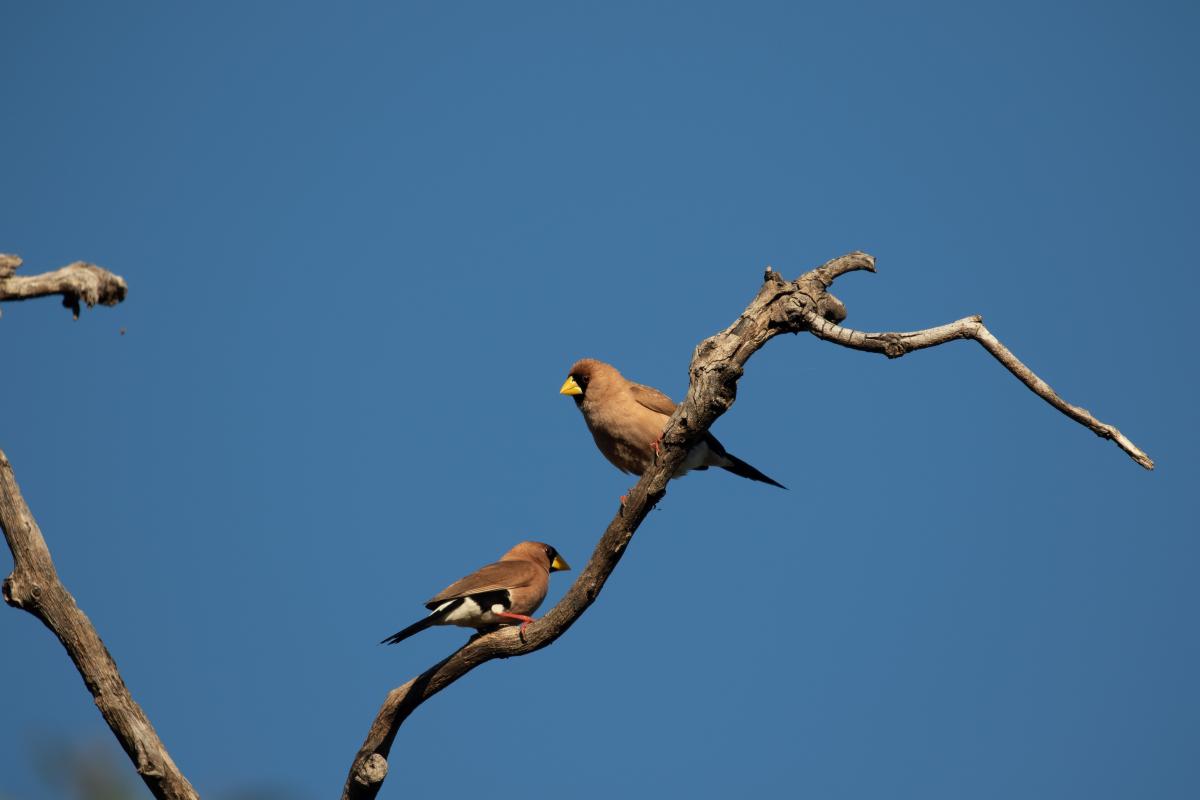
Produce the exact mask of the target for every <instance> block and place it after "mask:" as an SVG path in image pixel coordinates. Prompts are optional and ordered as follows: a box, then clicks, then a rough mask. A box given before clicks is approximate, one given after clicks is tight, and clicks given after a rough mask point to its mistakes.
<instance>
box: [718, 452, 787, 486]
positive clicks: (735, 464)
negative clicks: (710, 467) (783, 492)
mask: <svg viewBox="0 0 1200 800" xmlns="http://www.w3.org/2000/svg"><path fill="white" fill-rule="evenodd" d="M722 455H723V456H724V457H725V458H728V459H729V461H730V463H728V464H724V465H722V467H721V468H722V469H725V470H728V471H730V472H732V473H733V474H734V475H740V476H741V477H743V478H749V479H750V480H752V481H761V482H762V483H769V484H771V485H772V486H778V487H779V488H780V489H786V488H787V487H786V486H784V485H783V484H782V483H780V482H779V481H777V480H775V479H774V478H770V477H768V476H766V475H764V474H763V473H761V472H759V471H758V470H756V469H755V468H754V467H752V466H750V465H749V464H747V463H746V462H745V461H742V460H741V459H740V458H738V457H737V456H735V455H733V454H732V453H722Z"/></svg>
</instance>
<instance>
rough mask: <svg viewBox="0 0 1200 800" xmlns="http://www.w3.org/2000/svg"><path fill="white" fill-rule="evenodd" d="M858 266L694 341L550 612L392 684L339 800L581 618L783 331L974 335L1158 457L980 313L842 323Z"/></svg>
mask: <svg viewBox="0 0 1200 800" xmlns="http://www.w3.org/2000/svg"><path fill="white" fill-rule="evenodd" d="M855 270H867V271H870V272H874V271H875V259H874V258H872V257H871V256H869V255H867V254H866V253H859V252H855V253H848V254H846V255H844V256H841V257H839V258H835V259H833V260H832V261H829V262H827V263H826V264H823V265H822V266H820V267H818V268H817V269H814V270H811V271H809V272H807V273H805V274H804V275H802V276H800V277H799V278H797V279H796V280H794V281H787V280H785V279H784V278H783V277H782V276H781V275H780V274H779V273H778V272H774V271H772V270H771V269H770V268H769V267H768V268H767V272H766V275H765V278H764V281H763V285H762V287H761V288H760V289H759V291H758V294H757V295H756V296H755V297H754V299H753V300H751V301H750V304H749V305H748V306H747V307H746V310H745V311H744V312H742V314H741V316H739V317H738V318H737V319H736V320H735V321H734V322H733V324H732V325H730V326H729V327H728V328H726V329H725V330H724V331H721V332H720V333H718V334H716V335H715V336H711V337H709V338H708V339H705V340H704V341H702V342H701V343H700V344H699V345H698V346H697V347H696V350H695V352H694V353H693V355H692V362H691V366H690V368H689V375H690V384H689V386H688V392H687V396H686V397H684V399H683V402H682V403H680V404H679V407H678V408H677V409H676V410H675V414H674V415H673V416H672V417H671V419H670V420H669V421H668V423H667V428H666V431H665V432H664V434H663V437H662V441H661V455H660V456H659V459H658V461H657V463H656V464H655V465H654V466H653V467H652V468H651V469H649V470H647V471H646V473H645V474H644V475H642V478H641V480H639V481H638V483H637V486H635V487H634V488H633V491H631V492H630V493H629V495H628V497H627V501H626V503H625V505H624V506H623V507H622V508H621V509H620V510H618V512H617V514H616V516H615V517H613V519H612V521H611V522H610V523H609V524H608V528H607V529H606V530H605V532H604V535H603V536H601V537H600V542H599V543H598V544H597V545H596V549H595V551H594V552H593V553H592V557H591V560H590V561H588V564H587V566H586V567H584V569H583V572H581V573H580V575H579V577H578V578H577V579H576V581H575V583H574V584H573V585H572V586H571V588H570V589H569V590H567V593H566V595H565V596H564V597H563V599H562V600H561V601H559V603H558V605H556V606H555V607H554V608H553V609H552V610H551V611H550V612H549V613H548V614H546V616H545V617H543V618H542V619H540V620H538V621H537V622H535V623H533V624H532V625H530V626H529V628H528V629H527V630H526V633H525V638H524V639H522V638H521V636H520V634H519V633H518V632H517V630H516V629H515V628H505V629H502V630H500V631H497V632H494V633H489V634H484V635H482V636H476V637H474V638H472V639H471V640H470V641H469V642H468V643H467V644H466V645H464V646H463V647H461V648H460V649H458V650H457V651H455V652H454V653H453V654H451V655H450V656H449V657H448V658H446V659H444V660H443V661H440V662H438V663H437V664H435V665H434V666H432V667H430V668H429V669H427V670H426V671H425V672H423V673H421V674H420V675H418V676H417V677H416V678H413V679H412V680H410V681H409V682H408V683H405V684H404V685H403V686H400V687H397V688H396V689H393V690H392V691H391V692H389V693H388V696H387V698H386V700H385V701H384V704H383V707H382V708H381V709H380V710H379V713H378V714H377V715H376V717H375V720H374V722H373V723H372V724H371V728H370V731H369V732H368V734H367V738H366V741H365V742H364V743H363V746H362V747H361V748H360V749H359V751H358V753H357V754H356V755H355V757H354V761H353V763H352V764H351V767H350V774H349V776H348V777H347V779H346V783H345V785H344V786H343V789H342V798H343V800H363V799H364V798H373V797H375V796H376V794H377V793H378V792H379V788H380V786H381V785H382V784H383V780H384V778H386V777H387V772H388V764H387V756H388V754H389V752H390V750H391V746H392V742H393V741H394V739H395V737H396V733H397V731H399V729H400V726H401V725H402V724H403V723H404V721H405V720H406V719H407V718H408V716H409V715H410V714H411V713H412V712H413V711H414V710H416V708H417V707H418V706H419V705H421V703H423V702H424V701H425V700H427V699H429V698H430V697H432V696H433V695H435V694H437V693H438V692H440V691H441V690H442V689H445V688H446V687H447V686H449V685H450V684H452V683H454V682H455V681H456V680H458V679H459V678H461V677H462V676H464V675H466V674H467V673H468V672H470V671H471V670H472V669H474V668H475V667H478V666H479V665H481V664H485V663H487V662H488V661H491V660H492V659H494V658H509V657H512V656H520V655H525V654H526V653H532V652H533V651H535V650H540V649H541V648H543V647H546V646H547V645H549V644H551V643H552V642H554V641H555V640H556V639H557V638H558V637H559V636H562V634H563V633H565V632H566V631H567V629H568V628H570V627H571V625H572V624H573V623H574V622H575V620H577V619H579V617H580V616H581V615H582V614H583V612H584V611H586V610H587V608H588V606H590V605H591V604H592V603H593V602H594V601H595V599H596V597H597V596H598V595H599V593H600V590H601V589H602V588H603V587H604V583H605V581H606V580H608V576H609V575H610V574H612V571H613V570H614V569H615V568H616V566H617V563H618V562H619V561H620V560H621V555H622V554H623V553H624V552H625V548H626V547H628V545H629V542H630V540H631V539H632V538H633V535H634V533H635V532H636V531H637V529H638V526H639V525H641V523H642V521H643V520H644V519H645V518H646V515H647V514H648V513H649V512H650V510H651V509H652V508H653V507H654V506H655V504H657V503H658V501H659V500H661V499H662V497H663V496H664V495H665V494H666V488H667V481H668V480H669V476H671V475H673V474H674V472H675V470H676V468H677V467H678V466H679V464H680V463H681V462H682V461H683V459H684V457H685V456H686V454H687V452H688V450H689V449H690V448H691V446H692V445H693V444H694V443H695V442H697V441H698V440H699V439H700V437H701V436H703V435H704V433H705V432H706V431H707V430H708V429H709V427H710V426H711V425H712V424H713V423H714V422H715V421H716V420H717V418H718V417H720V416H721V414H723V413H725V411H726V410H728V408H729V407H730V406H731V405H733V402H734V400H735V399H736V396H737V381H738V379H739V378H741V376H742V372H743V370H744V368H745V365H746V362H747V361H749V359H750V357H751V356H752V355H754V353H755V352H757V351H758V349H759V348H760V347H762V346H763V345H764V344H766V343H767V342H768V341H770V340H771V339H772V338H774V337H775V336H778V335H779V334H781V333H799V332H801V331H806V330H811V331H812V332H813V333H814V334H815V335H817V336H820V337H821V338H824V339H827V340H828V341H833V342H836V343H838V344H841V345H844V346H846V347H854V348H856V349H862V350H869V351H875V352H882V353H885V354H887V355H890V356H891V357H893V358H894V357H896V356H899V355H902V354H903V353H904V352H907V351H908V350H915V349H919V348H922V347H932V346H934V345H936V344H941V343H943V342H947V341H950V340H952V339H955V338H975V339H977V340H978V341H979V342H980V343H981V344H983V346H984V347H986V348H987V349H988V351H989V352H991V353H992V355H994V356H996V358H997V359H999V360H1000V362H1001V363H1003V364H1004V365H1005V366H1006V367H1008V368H1009V369H1010V370H1011V371H1012V372H1013V374H1015V375H1017V377H1019V378H1021V380H1022V381H1024V382H1025V383H1026V385H1028V386H1029V387H1030V388H1031V389H1033V390H1034V391H1035V392H1037V393H1038V394H1039V395H1040V396H1042V397H1043V398H1045V399H1046V400H1047V401H1048V402H1050V403H1051V404H1052V405H1054V406H1055V408H1058V409H1059V410H1060V411H1063V413H1065V414H1067V415H1068V416H1070V417H1071V418H1072V419H1075V420H1077V421H1079V422H1082V423H1083V424H1085V425H1088V427H1090V428H1091V429H1092V430H1094V431H1096V432H1097V433H1099V434H1100V435H1102V436H1106V438H1113V439H1116V441H1117V443H1118V444H1120V445H1121V447H1122V448H1124V449H1125V450H1126V452H1129V453H1130V455H1133V456H1134V458H1135V460H1137V461H1138V463H1140V464H1142V465H1143V466H1146V467H1148V468H1149V467H1151V466H1152V465H1153V462H1151V461H1150V459H1149V458H1148V457H1146V456H1145V454H1143V453H1142V452H1141V450H1138V449H1137V448H1136V447H1135V446H1134V445H1133V444H1132V443H1131V442H1129V441H1128V440H1127V439H1125V437H1124V436H1122V435H1121V434H1120V432H1119V431H1117V430H1116V428H1112V427H1111V426H1107V425H1104V424H1103V423H1099V422H1096V420H1094V419H1093V418H1092V417H1091V415H1089V414H1088V413H1087V412H1086V411H1083V410H1082V409H1078V408H1076V407H1075V406H1070V405H1068V404H1067V403H1065V402H1063V401H1062V400H1061V399H1059V398H1058V396H1057V395H1055V394H1054V392H1053V391H1051V390H1050V387H1049V386H1046V384H1045V383H1044V382H1042V381H1041V380H1040V379H1039V378H1037V376H1036V375H1034V374H1033V373H1032V372H1031V371H1029V369H1028V368H1027V367H1025V366H1024V365H1023V364H1021V362H1020V361H1018V360H1017V359H1016V357H1014V356H1013V355H1012V354H1011V353H1009V352H1008V350H1006V349H1005V348H1004V346H1003V345H1001V344H1000V343H999V342H998V341H996V339H995V338H994V337H993V336H992V335H991V334H990V333H988V332H987V330H986V329H985V328H983V325H982V322H980V321H979V319H978V318H977V317H972V318H968V319H967V320H960V321H959V322H957V323H953V324H952V325H947V326H943V327H941V328H933V329H930V330H928V331H918V332H916V333H913V334H864V333H860V332H858V331H851V330H850V329H848V328H842V327H840V326H839V325H838V324H837V323H839V322H841V321H842V320H844V319H845V318H846V307H845V306H844V305H843V304H842V302H841V301H840V300H838V299H837V298H836V297H834V296H833V295H832V294H829V292H828V291H827V289H828V288H829V287H830V286H831V285H832V284H833V282H834V281H835V280H836V279H837V278H838V277H840V276H842V275H844V274H846V273H848V272H853V271H855ZM973 326H974V327H973ZM871 337H876V338H871ZM905 337H910V338H905ZM889 346H890V348H891V349H890V350H889V349H888V348H889ZM1135 454H1136V455H1135ZM1139 456H1140V458H1139Z"/></svg>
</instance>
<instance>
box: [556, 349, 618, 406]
mask: <svg viewBox="0 0 1200 800" xmlns="http://www.w3.org/2000/svg"><path fill="white" fill-rule="evenodd" d="M619 374H620V373H618V372H617V371H616V369H614V368H613V367H612V366H610V365H609V364H605V363H604V362H603V361H597V360H596V359H594V358H581V359H579V360H578V361H576V362H575V364H574V365H573V366H572V367H571V371H570V372H568V373H567V380H566V382H565V383H563V385H562V388H561V389H559V390H558V393H559V394H565V395H568V396H569V397H571V399H573V400H574V401H575V405H579V404H580V403H582V402H583V400H584V398H585V397H587V391H588V387H589V386H591V385H592V384H593V383H594V382H596V381H597V380H598V381H600V382H601V383H603V382H604V381H605V379H606V378H609V377H611V376H613V375H619Z"/></svg>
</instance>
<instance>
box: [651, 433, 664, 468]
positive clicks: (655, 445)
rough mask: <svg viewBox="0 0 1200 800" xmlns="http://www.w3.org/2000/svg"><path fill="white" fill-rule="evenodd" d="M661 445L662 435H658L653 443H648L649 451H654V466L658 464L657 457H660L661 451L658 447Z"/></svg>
mask: <svg viewBox="0 0 1200 800" xmlns="http://www.w3.org/2000/svg"><path fill="white" fill-rule="evenodd" d="M661 443H662V434H661V433H660V434H659V435H658V438H657V439H655V440H654V441H653V442H651V443H650V449H651V450H653V451H654V462H655V463H656V464H657V463H658V457H659V456H660V455H662V450H661V449H660V448H659V445H660V444H661Z"/></svg>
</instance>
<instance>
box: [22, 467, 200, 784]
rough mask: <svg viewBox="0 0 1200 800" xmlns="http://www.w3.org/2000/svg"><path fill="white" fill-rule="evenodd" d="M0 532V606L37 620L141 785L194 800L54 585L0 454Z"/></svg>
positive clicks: (37, 534) (45, 553)
mask: <svg viewBox="0 0 1200 800" xmlns="http://www.w3.org/2000/svg"><path fill="white" fill-rule="evenodd" d="M0 527H3V528H4V538H5V539H6V540H7V541H8V547H9V549H10V550H12V554H13V572H12V574H11V575H9V576H8V578H6V579H5V580H4V585H3V595H4V602H6V603H8V604H9V605H10V606H13V607H14V608H20V609H24V610H25V611H28V612H29V613H30V614H33V615H34V616H35V617H37V618H38V619H40V620H41V621H42V623H43V624H44V625H45V626H46V627H47V628H49V629H50V630H51V632H53V633H54V635H55V636H57V637H58V640H59V641H60V642H62V645H63V647H64V648H66V651H67V655H69V656H70V657H71V661H73V662H74V663H75V668H76V669H77V670H79V674H80V676H81V677H82V678H83V682H84V684H86V685H87V688H88V691H89V692H91V693H92V697H93V698H95V701H96V707H97V708H99V709H100V713H101V714H102V715H103V716H104V721H105V722H107V723H108V727H109V728H111V729H112V732H113V734H114V735H115V736H116V737H117V740H118V741H119V742H120V743H121V746H122V747H123V748H125V752H126V753H127V754H128V755H129V758H130V760H131V761H132V762H133V765H134V766H135V767H136V768H137V771H138V774H139V775H141V776H142V780H143V781H145V782H146V786H147V787H149V789H150V791H151V792H152V793H153V794H154V796H155V797H157V798H160V800H197V798H199V795H198V794H196V790H195V789H193V788H192V785H191V784H190V783H188V781H187V778H185V777H183V773H181V772H180V771H179V768H178V767H176V766H175V762H174V761H172V760H171V756H170V755H169V754H168V753H167V748H166V747H165V746H164V745H163V743H162V740H160V739H159V738H158V734H157V733H155V731H154V726H153V725H151V724H150V720H149V719H148V718H147V717H146V714H145V712H144V711H142V708H141V706H139V705H138V704H137V702H136V701H135V700H134V699H133V696H132V695H130V693H129V689H128V688H127V687H126V686H125V681H123V680H122V679H121V673H120V672H118V671H117V665H116V663H115V662H114V661H113V659H112V656H111V655H109V652H108V648H106V647H105V646H104V642H102V641H101V640H100V636H99V634H97V633H96V629H95V628H94V627H93V626H92V622H91V620H89V619H88V618H87V615H86V614H84V613H83V611H82V610H81V609H80V608H79V606H77V605H76V604H75V598H74V597H72V596H71V593H70V592H68V591H67V588H66V587H65V586H63V584H62V582H61V581H60V580H59V579H58V572H57V571H56V570H55V569H54V562H53V561H52V560H51V558H50V548H48V547H47V546H46V540H45V539H44V538H43V537H42V532H41V530H40V529H39V528H38V524H37V522H36V521H35V520H34V518H33V514H32V513H31V512H30V510H29V506H27V505H26V504H25V499H24V498H23V497H22V496H21V490H20V489H19V488H18V486H17V481H16V477H15V476H14V475H13V470H12V466H11V465H10V464H9V463H8V458H7V457H6V456H5V455H4V452H3V451H0Z"/></svg>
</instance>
